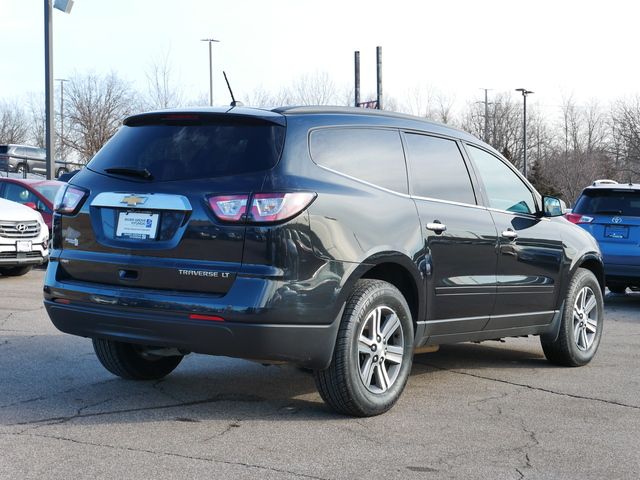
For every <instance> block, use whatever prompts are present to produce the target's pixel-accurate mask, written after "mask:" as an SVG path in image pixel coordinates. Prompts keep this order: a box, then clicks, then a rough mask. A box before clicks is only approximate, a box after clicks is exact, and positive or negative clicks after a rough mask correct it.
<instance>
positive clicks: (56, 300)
mask: <svg viewBox="0 0 640 480" xmlns="http://www.w3.org/2000/svg"><path fill="white" fill-rule="evenodd" d="M53 301H54V302H56V303H61V304H62V305H70V304H71V300H69V299H67V298H54V299H53Z"/></svg>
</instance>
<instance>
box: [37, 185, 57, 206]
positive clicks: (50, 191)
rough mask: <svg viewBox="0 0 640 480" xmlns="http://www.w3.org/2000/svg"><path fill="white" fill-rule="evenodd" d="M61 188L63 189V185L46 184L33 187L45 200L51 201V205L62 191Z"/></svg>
mask: <svg viewBox="0 0 640 480" xmlns="http://www.w3.org/2000/svg"><path fill="white" fill-rule="evenodd" d="M60 187H62V184H60V185H54V184H46V183H44V184H41V185H34V186H33V188H34V189H35V190H37V191H38V193H40V194H42V195H44V198H46V199H47V200H49V201H50V202H51V203H53V200H54V199H55V198H56V193H58V190H60Z"/></svg>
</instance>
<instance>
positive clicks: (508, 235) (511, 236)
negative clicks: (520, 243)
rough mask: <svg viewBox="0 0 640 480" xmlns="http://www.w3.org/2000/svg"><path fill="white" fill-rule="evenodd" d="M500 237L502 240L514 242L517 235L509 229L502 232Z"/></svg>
mask: <svg viewBox="0 0 640 480" xmlns="http://www.w3.org/2000/svg"><path fill="white" fill-rule="evenodd" d="M502 236H503V237H504V238H508V239H509V240H515V239H516V238H518V234H517V233H516V232H514V231H513V230H511V229H510V228H508V229H506V230H505V231H504V232H502Z"/></svg>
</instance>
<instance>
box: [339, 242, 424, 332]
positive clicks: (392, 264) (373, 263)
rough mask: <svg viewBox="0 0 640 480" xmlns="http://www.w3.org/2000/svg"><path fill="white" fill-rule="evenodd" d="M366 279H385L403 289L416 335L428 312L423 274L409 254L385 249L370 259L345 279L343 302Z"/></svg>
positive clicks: (401, 290)
mask: <svg viewBox="0 0 640 480" xmlns="http://www.w3.org/2000/svg"><path fill="white" fill-rule="evenodd" d="M365 278H367V279H376V280H384V281H386V282H389V283H390V284H392V285H393V286H395V287H396V288H397V289H398V290H400V292H401V293H402V295H403V296H404V298H405V300H406V302H407V304H408V305H409V310H410V311H411V317H412V320H413V324H414V331H415V333H416V334H417V333H418V332H417V326H418V325H419V323H420V322H422V321H423V320H424V318H425V315H426V308H425V306H426V301H425V298H426V291H425V287H424V277H423V276H422V274H421V273H420V271H419V269H418V267H417V266H416V264H415V263H414V262H413V261H412V260H411V259H410V258H409V257H407V256H406V255H404V254H401V253H397V252H382V253H378V254H375V255H373V256H371V257H369V258H367V259H366V260H364V261H363V262H362V263H360V265H359V266H358V267H357V268H356V269H355V270H354V271H353V272H352V273H351V275H350V276H349V277H348V279H347V280H346V282H345V284H344V287H343V289H342V291H343V292H344V298H343V299H342V302H344V301H346V299H347V297H348V296H349V295H350V293H351V292H352V291H353V288H354V286H355V284H356V282H357V281H358V280H360V279H365ZM342 302H341V303H342Z"/></svg>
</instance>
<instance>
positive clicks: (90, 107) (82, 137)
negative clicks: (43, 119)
mask: <svg viewBox="0 0 640 480" xmlns="http://www.w3.org/2000/svg"><path fill="white" fill-rule="evenodd" d="M65 93H66V101H65V116H66V117H67V119H68V122H69V132H68V134H65V143H66V144H67V145H69V146H70V147H71V148H72V149H74V150H75V151H76V152H77V153H78V155H79V156H80V157H81V158H82V159H83V160H85V161H87V160H89V159H90V158H91V157H93V155H95V153H96V152H97V151H98V150H99V149H100V148H101V147H102V146H103V145H104V144H105V143H106V142H107V140H109V138H111V136H112V135H113V134H114V133H115V132H116V130H117V129H118V127H119V126H120V123H121V121H122V119H123V118H124V117H125V116H126V115H128V114H130V113H131V112H132V111H134V110H136V105H135V101H136V99H135V96H134V94H133V93H132V90H131V89H130V86H129V84H128V83H127V82H126V81H124V80H122V79H121V78H120V77H118V75H116V74H115V73H113V72H112V73H110V74H107V75H104V76H100V75H97V74H93V73H90V74H86V75H76V76H74V77H73V78H71V79H70V81H69V85H68V86H67V88H66V89H65Z"/></svg>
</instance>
